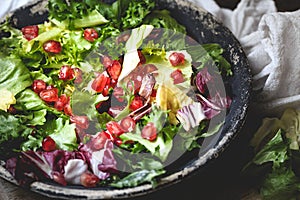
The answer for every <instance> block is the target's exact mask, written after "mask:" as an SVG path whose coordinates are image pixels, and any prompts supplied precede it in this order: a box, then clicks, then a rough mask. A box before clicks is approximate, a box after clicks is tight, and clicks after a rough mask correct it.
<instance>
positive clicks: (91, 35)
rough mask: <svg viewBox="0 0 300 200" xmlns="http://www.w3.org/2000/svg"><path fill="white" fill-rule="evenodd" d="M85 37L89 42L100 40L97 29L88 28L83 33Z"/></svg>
mask: <svg viewBox="0 0 300 200" xmlns="http://www.w3.org/2000/svg"><path fill="white" fill-rule="evenodd" d="M83 37H84V39H86V40H87V41H89V42H94V41H95V40H96V39H98V37H99V35H98V33H97V31H96V30H95V29H93V28H87V29H85V30H84V32H83Z"/></svg>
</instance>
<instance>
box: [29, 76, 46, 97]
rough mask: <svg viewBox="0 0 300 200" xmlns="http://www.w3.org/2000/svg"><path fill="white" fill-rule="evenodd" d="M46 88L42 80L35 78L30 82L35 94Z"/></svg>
mask: <svg viewBox="0 0 300 200" xmlns="http://www.w3.org/2000/svg"><path fill="white" fill-rule="evenodd" d="M46 88H47V84H46V83H45V81H43V80H40V79H37V80H34V81H33V83H32V90H33V91H34V92H35V93H37V94H38V93H40V92H41V91H43V90H45V89H46Z"/></svg>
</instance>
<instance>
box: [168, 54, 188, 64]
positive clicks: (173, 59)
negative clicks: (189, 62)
mask: <svg viewBox="0 0 300 200" xmlns="http://www.w3.org/2000/svg"><path fill="white" fill-rule="evenodd" d="M184 60H185V56H184V54H183V53H178V52H173V53H171V55H170V56H169V61H170V63H171V65H172V66H178V65H183V64H184Z"/></svg>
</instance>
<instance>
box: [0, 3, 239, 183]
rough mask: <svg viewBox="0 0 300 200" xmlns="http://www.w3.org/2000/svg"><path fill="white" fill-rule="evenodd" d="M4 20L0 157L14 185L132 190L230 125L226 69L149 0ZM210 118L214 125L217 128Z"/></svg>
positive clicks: (64, 7) (217, 49) (217, 51)
mask: <svg viewBox="0 0 300 200" xmlns="http://www.w3.org/2000/svg"><path fill="white" fill-rule="evenodd" d="M47 10H48V12H49V13H48V15H47V19H46V20H44V22H43V23H39V24H32V23H30V22H29V24H26V25H24V26H22V27H18V28H16V27H15V26H13V25H12V24H13V23H12V21H11V18H7V20H6V21H4V22H3V23H2V24H1V26H0V32H1V39H0V44H1V47H2V48H1V52H0V98H1V101H0V127H1V128H0V152H1V160H3V161H4V164H3V166H4V167H5V169H6V170H7V171H9V172H10V174H11V175H13V177H14V178H15V180H16V181H17V182H18V184H20V185H24V186H26V185H29V184H30V183H32V182H34V181H48V182H54V183H56V184H60V185H63V186H66V185H82V186H84V187H88V188H90V187H102V186H109V187H115V188H126V187H135V186H138V185H141V184H143V183H146V182H150V183H152V184H153V185H155V183H156V179H157V178H159V177H161V176H163V175H164V174H167V173H168V170H167V167H168V166H169V165H171V164H172V163H173V162H176V160H178V159H180V157H182V155H184V153H185V152H187V151H191V150H193V149H197V148H198V149H199V148H200V149H201V144H202V142H203V141H204V138H209V137H211V136H212V135H214V134H217V133H218V132H219V131H220V130H221V129H222V126H223V124H224V123H225V116H226V112H228V110H230V106H231V103H232V96H231V95H230V94H231V93H230V89H228V88H227V86H226V83H225V84H224V83H223V78H224V79H225V80H226V79H229V78H230V77H232V76H233V71H232V67H231V64H230V63H229V62H228V61H227V60H226V59H225V58H224V57H223V55H222V54H223V51H224V50H223V48H222V47H221V46H220V45H219V44H217V43H206V44H199V43H198V42H197V41H196V40H194V39H192V38H191V37H189V36H187V31H186V28H185V27H184V26H183V25H181V24H180V23H179V22H177V21H176V20H175V19H174V18H173V17H172V16H171V15H170V12H169V11H168V10H164V9H163V10H159V9H158V8H157V7H156V3H155V2H153V1H151V0H117V1H115V2H113V3H104V2H102V1H89V0H84V1H65V0H49V2H48V3H47ZM212 122H214V123H212Z"/></svg>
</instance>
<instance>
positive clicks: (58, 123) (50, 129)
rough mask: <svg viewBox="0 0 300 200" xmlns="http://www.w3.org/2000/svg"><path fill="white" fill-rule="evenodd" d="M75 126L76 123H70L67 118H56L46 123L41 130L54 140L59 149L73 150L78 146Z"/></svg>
mask: <svg viewBox="0 0 300 200" xmlns="http://www.w3.org/2000/svg"><path fill="white" fill-rule="evenodd" d="M75 128H76V125H75V124H70V122H69V120H64V119H62V118H58V119H57V120H52V121H49V123H46V124H45V126H44V127H43V130H44V131H45V132H46V133H47V134H49V136H50V137H51V138H52V139H53V140H54V141H55V143H56V145H57V146H58V148H59V149H62V150H65V151H73V150H76V149H77V147H78V144H77V138H76V132H75Z"/></svg>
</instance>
